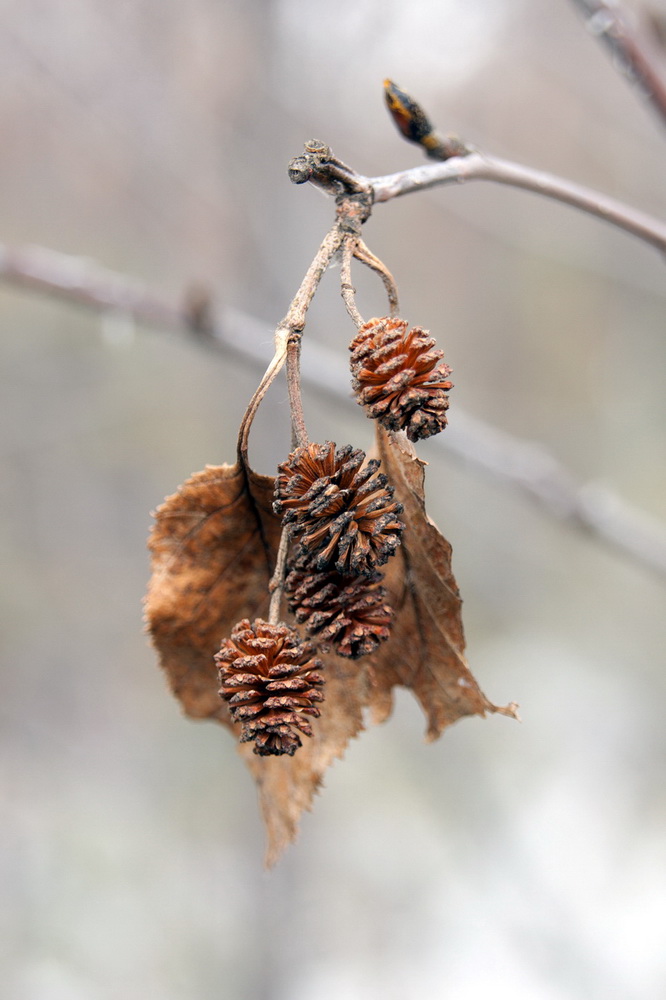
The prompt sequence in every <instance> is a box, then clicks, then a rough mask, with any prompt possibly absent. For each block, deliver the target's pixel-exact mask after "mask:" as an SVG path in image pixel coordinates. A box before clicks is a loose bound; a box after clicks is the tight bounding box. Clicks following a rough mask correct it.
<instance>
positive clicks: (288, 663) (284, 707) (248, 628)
mask: <svg viewBox="0 0 666 1000" xmlns="http://www.w3.org/2000/svg"><path fill="white" fill-rule="evenodd" d="M215 662H216V664H217V666H218V668H219V671H220V674H219V677H220V684H221V688H220V697H222V698H224V700H225V701H227V702H228V703H229V709H230V711H231V717H232V719H233V721H234V722H238V723H240V725H241V734H240V741H241V743H248V742H251V741H253V740H254V742H255V747H254V752H255V753H256V754H260V755H261V756H262V757H266V756H269V755H280V754H289V756H290V757H291V756H293V754H294V753H295V752H296V750H297V749H298V747H300V746H301V745H302V744H301V739H300V736H299V735H298V733H297V732H295V730H299V731H300V732H301V733H303V734H304V735H305V736H312V728H311V727H310V724H309V723H308V722H307V721H306V719H305V716H308V715H309V716H313V717H314V718H317V717H318V716H319V709H318V708H317V706H316V704H315V702H321V701H323V700H324V695H323V694H322V692H321V690H320V688H321V687H322V685H323V683H324V679H323V677H322V676H321V674H320V673H318V671H319V670H321V668H322V666H323V664H322V662H321V660H318V659H315V657H314V648H313V646H312V644H311V643H309V642H304V641H303V640H302V639H301V637H300V636H299V635H298V633H297V632H296V631H295V630H294V629H292V628H290V627H289V626H288V625H283V624H281V625H270V624H269V623H268V622H265V621H262V619H261V618H257V619H256V620H255V621H253V622H250V621H249V620H248V619H247V618H244V619H243V621H241V622H239V623H238V624H237V625H235V626H234V628H233V630H232V633H231V638H230V639H224V640H223V641H222V646H221V648H220V651H219V653H216V655H215Z"/></svg>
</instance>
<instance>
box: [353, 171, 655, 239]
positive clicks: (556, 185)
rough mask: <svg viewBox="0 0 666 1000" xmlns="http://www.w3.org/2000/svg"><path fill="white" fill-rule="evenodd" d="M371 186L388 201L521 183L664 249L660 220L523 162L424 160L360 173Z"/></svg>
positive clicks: (381, 199) (520, 184)
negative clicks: (378, 173) (463, 186)
mask: <svg viewBox="0 0 666 1000" xmlns="http://www.w3.org/2000/svg"><path fill="white" fill-rule="evenodd" d="M362 180H363V181H366V182H367V183H368V184H369V185H370V186H371V187H372V189H373V191H374V200H375V202H379V201H389V200H390V199H391V198H397V197H399V196H400V195H403V194H412V193H413V192H416V191H424V190H426V188H431V187H435V186H437V185H439V184H453V183H461V182H463V181H471V180H484V181H495V182H496V183H498V184H507V185H509V186H511V187H517V188H523V190H526V191H533V192H534V193H536V194H541V195H545V197H547V198H553V199H555V200H556V201H561V202H564V203H565V204H567V205H572V206H573V207H574V208H579V209H581V210H582V211H584V212H587V213H588V214H590V215H594V216H596V217H597V218H599V219H603V220H605V221H606V222H610V223H611V224H612V225H614V226H617V227H619V228H620V229H623V230H624V231H625V232H627V233H630V234H631V235H632V236H637V237H638V238H639V239H642V240H644V241H645V242H646V243H649V244H651V245H652V246H654V247H656V248H657V250H661V252H662V253H666V223H663V222H661V221H659V220H658V219H655V218H653V217H652V216H650V215H647V214H646V213H644V212H640V211H638V210H637V209H634V208H631V207H630V206H629V205H625V204H624V203H623V202H621V201H617V200H616V199H615V198H609V197H608V196H607V195H604V194H600V193H599V192H598V191H593V190H592V189H591V188H586V187H583V186H582V185H581V184H576V183H574V182H573V181H567V180H564V179H563V178H561V177H556V176H555V175H554V174H549V173H546V172H545V171H542V170H533V169H532V168H531V167H523V166H521V165H520V164H518V163H512V162H510V161H509V160H502V159H500V158H499V157H497V156H489V155H487V154H481V153H470V154H468V155H467V156H456V157H453V158H451V159H448V160H445V161H444V162H443V163H428V164H424V165H423V166H418V167H412V168H410V169H409V170H403V171H401V172H400V173H396V174H387V175H386V176H383V177H368V178H362Z"/></svg>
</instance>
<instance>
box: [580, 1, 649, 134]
mask: <svg viewBox="0 0 666 1000" xmlns="http://www.w3.org/2000/svg"><path fill="white" fill-rule="evenodd" d="M573 2H574V3H575V4H576V6H577V7H579V8H580V9H581V11H582V12H583V15H584V17H585V26H586V28H587V30H588V31H589V32H590V34H592V35H595V36H596V37H597V38H598V39H599V40H600V41H601V42H603V43H604V44H605V45H606V46H607V47H608V48H609V49H610V51H611V55H612V56H613V62H614V63H615V64H616V65H617V66H620V67H621V69H622V70H623V72H624V75H625V76H627V77H628V78H629V80H631V82H632V83H635V84H636V85H637V86H638V88H639V90H640V91H641V93H642V94H643V96H644V97H646V98H647V100H648V101H649V102H650V104H651V105H652V108H653V110H654V111H656V112H657V114H658V115H659V117H660V118H661V121H662V124H664V125H666V80H665V79H664V77H663V75H662V73H661V71H660V69H659V68H658V66H657V65H656V63H655V61H654V59H653V58H652V54H651V53H650V51H649V49H648V47H647V46H646V44H645V41H644V39H643V38H642V37H641V35H640V33H639V32H638V31H636V30H635V28H634V27H633V25H632V23H631V19H630V17H629V15H628V13H626V12H625V11H624V10H623V9H622V4H621V3H619V0H613V3H612V4H610V3H607V2H606V0H573Z"/></svg>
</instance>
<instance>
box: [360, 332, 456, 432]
mask: <svg viewBox="0 0 666 1000" xmlns="http://www.w3.org/2000/svg"><path fill="white" fill-rule="evenodd" d="M408 327H409V324H408V323H407V322H406V321H405V320H404V319H398V318H397V317H391V316H383V317H381V318H380V319H371V320H369V321H368V322H367V323H365V324H364V326H362V327H361V328H360V330H359V331H358V334H357V335H356V337H355V338H354V339H353V340H352V342H351V344H350V345H349V350H350V351H351V359H350V362H351V370H352V376H353V378H352V386H353V389H354V392H355V393H356V398H357V400H358V402H359V403H360V405H361V406H363V407H364V408H365V411H366V413H367V415H368V417H370V418H372V419H373V420H377V421H379V423H380V424H381V425H382V426H383V427H386V428H387V429H388V430H393V431H400V430H404V431H405V432H406V434H407V437H408V438H409V440H410V441H418V440H419V439H420V438H427V437H430V436H431V435H433V434H438V433H439V432H440V431H441V430H443V429H444V428H445V427H446V411H447V410H448V408H449V396H448V393H449V390H450V389H452V388H453V383H452V382H450V381H449V379H448V376H449V375H450V374H451V369H450V368H449V366H448V365H447V364H445V363H444V361H442V358H443V357H444V352H443V351H441V350H439V349H438V348H437V344H436V343H435V340H434V338H433V337H431V336H430V334H429V333H428V331H427V330H423V329H422V328H421V327H420V326H415V327H413V328H412V329H411V330H410V329H408Z"/></svg>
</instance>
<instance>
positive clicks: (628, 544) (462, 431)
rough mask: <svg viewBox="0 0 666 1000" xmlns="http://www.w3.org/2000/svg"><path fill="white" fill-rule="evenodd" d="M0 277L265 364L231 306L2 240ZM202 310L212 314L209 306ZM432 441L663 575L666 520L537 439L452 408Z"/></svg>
mask: <svg viewBox="0 0 666 1000" xmlns="http://www.w3.org/2000/svg"><path fill="white" fill-rule="evenodd" d="M442 166H446V164H442ZM0 280H3V281H5V282H6V283H7V284H9V285H14V286H18V287H24V288H28V289H30V290H34V291H39V292H42V293H44V294H47V295H50V296H52V297H57V298H59V299H61V300H63V301H64V302H67V303H70V304H71V305H78V306H83V307H85V308H87V309H90V310H92V311H94V312H96V313H102V314H103V313H106V312H109V311H113V312H119V313H121V314H122V315H125V316H126V317H128V318H130V319H131V320H133V321H134V322H136V323H137V324H139V325H145V326H150V327H157V328H159V329H161V330H168V331H170V332H172V333H176V334H178V335H182V334H189V335H190V336H192V337H193V338H195V339H196V341H197V342H198V343H199V344H201V345H202V346H204V345H205V346H208V347H211V348H213V349H215V350H220V351H222V352H223V354H224V355H225V356H226V357H229V356H230V355H231V356H233V357H235V358H236V359H238V360H239V361H241V362H243V363H245V364H250V365H252V367H253V368H261V369H262V370H263V368H264V367H265V364H266V339H267V335H268V334H269V326H268V324H264V323H261V322H260V321H258V320H257V319H255V318H254V317H252V316H248V315H247V314H244V313H240V312H236V311H234V310H232V309H226V310H225V312H224V314H223V318H222V321H221V323H218V324H215V323H214V322H213V321H212V318H210V319H209V321H208V322H206V323H204V324H202V323H200V322H198V321H195V317H193V316H192V314H191V311H190V309H188V308H187V307H180V306H177V305H173V304H171V303H169V302H166V301H165V300H163V299H162V298H160V297H159V296H156V295H154V294H153V293H152V292H151V291H150V290H148V289H147V288H145V287H144V286H143V285H141V284H140V283H139V282H136V281H133V280H130V279H128V278H125V277H123V276H121V275H119V274H116V273H115V272H112V271H109V270H107V269H105V268H102V267H100V266H99V265H97V264H95V263H94V262H93V261H91V260H89V259H87V258H86V259H84V258H78V257H71V256H69V255H67V254H62V253H56V252H54V251H50V250H44V249H42V248H40V247H32V248H26V249H22V250H14V249H12V248H9V247H5V246H2V245H0ZM204 312H206V313H207V314H209V313H210V310H209V309H208V310H204ZM301 364H302V375H303V380H304V382H305V383H306V384H308V385H309V386H310V387H312V388H314V389H316V390H318V391H319V392H324V393H325V394H326V395H328V396H329V397H331V398H332V399H333V400H334V401H335V402H337V403H340V402H345V401H348V398H349V372H348V369H347V365H346V362H345V361H344V360H343V359H342V358H339V357H338V356H337V355H336V354H334V353H333V352H331V351H329V350H328V349H327V348H325V347H323V346H320V345H318V344H316V343H314V342H311V343H309V344H308V349H307V351H306V352H305V353H304V355H303V358H302V361H301ZM432 444H433V446H435V447H441V448H442V449H443V451H445V452H447V453H448V454H452V455H455V456H457V457H458V458H460V459H461V460H463V461H464V462H465V464H466V465H467V466H469V467H470V468H472V469H475V470H477V471H478V472H482V473H484V474H487V475H489V476H490V477H491V478H493V479H495V480H499V481H503V482H505V483H508V484H510V485H511V486H513V487H515V488H516V489H518V490H519V491H520V492H522V493H523V494H525V495H527V496H529V497H530V498H531V499H532V500H534V501H535V502H536V503H537V504H538V505H539V506H540V507H541V508H542V509H543V510H544V511H545V512H546V513H548V514H549V515H550V516H553V517H555V518H557V519H558V520H559V521H561V522H563V523H565V524H567V525H569V526H570V527H573V528H576V529H582V530H584V531H585V532H587V533H588V534H590V535H593V536H594V537H596V538H598V539H601V540H602V541H604V542H605V543H607V544H608V545H610V546H611V547H612V548H613V549H615V550H616V551H618V552H620V553H622V554H623V555H625V556H629V557H630V558H632V559H633V560H634V561H636V562H637V563H639V564H640V565H641V566H643V568H645V569H649V570H652V571H653V572H655V573H657V574H658V575H659V576H661V577H663V578H666V527H665V526H664V525H663V524H662V523H661V522H659V521H657V520H655V519H653V518H651V517H649V516H648V515H647V514H645V513H643V512H642V511H640V510H638V509H636V508H633V507H632V506H631V505H629V504H627V503H625V502H624V501H623V500H621V499H620V498H619V497H618V496H617V495H615V494H613V493H612V492H610V491H607V490H603V489H601V488H600V487H598V486H595V485H581V484H579V483H577V482H576V480H575V478H574V477H573V476H572V475H571V474H570V473H569V472H568V471H567V470H566V468H565V467H564V466H563V465H562V464H561V463H560V462H558V461H557V459H555V458H554V457H553V456H552V455H550V454H549V453H548V452H547V451H546V450H545V449H543V448H541V447H540V446H539V445H535V444H533V443H530V442H527V441H522V440H520V439H518V438H515V437H513V436H511V435H509V434H505V433H503V432H501V431H498V430H497V428H495V427H491V426H490V425H488V424H486V423H484V422H483V421H480V420H477V419H476V418H473V417H470V416H468V415H466V414H464V413H462V412H461V411H460V409H459V408H458V407H456V410H455V419H454V420H453V421H452V422H451V424H450V425H449V427H448V428H447V430H446V431H445V432H444V433H443V434H440V435H439V436H438V437H436V438H434V439H433V442H432Z"/></svg>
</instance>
